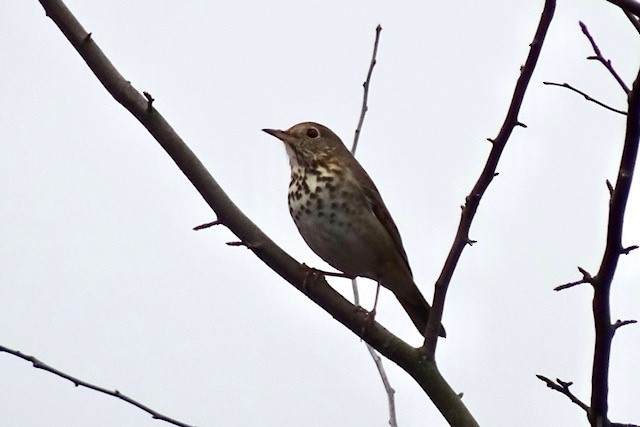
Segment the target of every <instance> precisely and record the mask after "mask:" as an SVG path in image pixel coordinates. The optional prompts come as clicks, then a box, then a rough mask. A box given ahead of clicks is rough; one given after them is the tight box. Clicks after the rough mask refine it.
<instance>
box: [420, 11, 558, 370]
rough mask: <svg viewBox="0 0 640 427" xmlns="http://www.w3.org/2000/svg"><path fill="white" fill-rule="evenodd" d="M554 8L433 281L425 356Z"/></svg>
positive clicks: (431, 352)
mask: <svg viewBox="0 0 640 427" xmlns="http://www.w3.org/2000/svg"><path fill="white" fill-rule="evenodd" d="M555 7H556V2H555V0H546V1H545V3H544V9H543V11H542V15H541V17H540V23H539V24H538V29H537V30H536V34H535V36H534V37H533V41H532V42H531V45H530V46H531V48H530V50H529V55H528V57H527V60H526V62H525V64H524V66H523V67H522V69H521V71H520V77H519V78H518V82H517V83H516V87H515V89H514V92H513V97H512V99H511V105H510V106H509V111H508V112H507V116H506V118H505V120H504V123H503V124H502V128H501V129H500V132H499V133H498V136H497V137H496V138H495V139H494V140H492V143H493V146H492V148H491V152H490V153H489V157H488V159H487V163H486V164H485V166H484V169H483V170H482V173H481V174H480V177H479V178H478V181H477V182H476V184H475V185H474V187H473V189H472V190H471V193H469V195H468V196H467V198H466V203H465V205H464V206H463V208H462V216H461V218H460V223H459V225H458V231H457V232H456V237H455V238H454V241H453V245H452V246H451V249H450V251H449V255H448V256H447V259H446V261H445V263H444V267H443V268H442V272H441V273H440V277H438V280H437V281H436V284H435V290H434V297H433V307H432V308H431V312H430V313H429V322H428V324H427V333H426V336H425V341H424V346H423V348H422V350H423V351H424V352H425V353H426V355H427V357H428V358H429V359H430V360H435V351H436V345H437V341H438V331H439V329H440V323H441V321H442V312H443V310H444V302H445V298H446V295H447V289H448V287H449V283H450V282H451V277H452V276H453V272H454V271H455V269H456V266H457V265H458V261H459V260H460V256H461V255H462V251H463V250H464V248H465V246H466V245H467V244H470V243H471V242H472V241H471V239H469V230H470V228H471V222H472V221H473V218H474V217H475V214H476V211H477V210H478V205H479V204H480V199H481V198H482V196H483V195H484V193H485V191H486V190H487V188H488V187H489V184H491V181H492V180H493V178H494V176H495V175H496V168H497V166H498V161H499V160H500V156H501V155H502V151H503V150H504V147H505V145H506V144H507V141H508V140H509V137H510V136H511V132H512V131H513V129H514V128H515V127H516V126H523V127H524V125H523V124H522V123H520V121H518V113H519V111H520V106H521V105H522V101H523V100H524V95H525V93H526V91H527V86H528V85H529V81H530V80H531V76H532V75H533V71H534V70H535V68H536V64H537V62H538V57H539V56H540V51H541V50H542V44H543V42H544V39H545V37H546V35H547V30H548V29H549V26H550V25H551V20H552V18H553V13H554V11H555Z"/></svg>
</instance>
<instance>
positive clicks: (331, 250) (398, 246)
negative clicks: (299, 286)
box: [263, 122, 445, 337]
mask: <svg viewBox="0 0 640 427" xmlns="http://www.w3.org/2000/svg"><path fill="white" fill-rule="evenodd" d="M263 131H264V132H266V133H268V134H270V135H273V136H275V137H276V138H278V139H280V140H281V141H282V142H284V145H285V148H286V150H287V154H288V156H289V163H290V164H291V182H290V183H289V197H288V199H289V212H290V213H291V216H292V217H293V220H294V222H295V223H296V226H297V227H298V230H299V231H300V234H301V235H302V238H303V239H304V240H305V242H307V244H308V245H309V247H310V248H311V249H312V250H313V251H314V252H315V253H316V254H317V255H318V256H319V257H320V258H322V259H323V260H325V261H326V262H327V263H329V264H330V265H331V266H332V267H334V268H336V269H338V270H340V271H342V272H343V273H344V274H345V275H346V276H348V277H356V276H362V277H367V278H369V279H373V280H376V281H377V282H378V286H380V285H382V286H384V287H385V288H387V289H389V290H390V291H391V292H393V293H394V294H395V296H396V298H398V301H400V304H402V307H403V308H404V310H405V311H406V312H407V314H409V317H410V318H411V321H412V322H413V323H414V325H416V327H417V328H418V330H419V331H420V333H421V334H422V335H424V334H425V331H426V328H427V320H428V316H429V310H430V309H431V307H430V306H429V304H428V303H427V301H426V300H425V299H424V297H423V296H422V294H421V293H420V290H419V289H418V287H417V286H416V284H415V283H414V282H413V275H412V273H411V268H410V267H409V261H408V260H407V254H406V253H405V251H404V247H403V246H402V239H401V238H400V233H399V232H398V228H397V227H396V224H395V223H394V222H393V219H392V218H391V214H389V211H388V210H387V207H386V206H385V204H384V202H383V201H382V197H380V193H379V192H378V189H377V188H376V186H375V184H374V183H373V181H372V180H371V178H370V177H369V175H368V174H367V172H365V170H364V169H363V168H362V166H360V163H358V161H357V160H356V159H355V157H353V155H352V154H351V152H350V151H349V150H348V149H347V147H345V145H344V144H343V143H342V141H341V140H340V138H339V137H338V136H337V135H336V134H335V133H333V132H332V131H331V129H329V128H327V127H325V126H322V125H320V124H318V123H312V122H305V123H299V124H297V125H295V126H293V127H292V128H290V129H288V130H286V131H282V130H275V129H263ZM376 297H377V295H376ZM376 299H377V298H376ZM374 311H375V306H374ZM439 335H440V336H442V337H444V336H445V331H444V328H443V327H442V326H441V327H440V332H439Z"/></svg>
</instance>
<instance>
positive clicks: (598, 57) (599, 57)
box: [580, 21, 629, 94]
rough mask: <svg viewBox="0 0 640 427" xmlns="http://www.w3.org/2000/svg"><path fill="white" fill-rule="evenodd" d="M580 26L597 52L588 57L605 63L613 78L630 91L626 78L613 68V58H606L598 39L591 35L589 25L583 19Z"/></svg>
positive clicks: (625, 90) (623, 88) (626, 90)
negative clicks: (597, 41) (597, 42)
mask: <svg viewBox="0 0 640 427" xmlns="http://www.w3.org/2000/svg"><path fill="white" fill-rule="evenodd" d="M580 28H581V29H582V33H583V34H584V35H585V36H586V37H587V39H588V40H589V43H591V47H592V48H593V51H594V52H595V56H588V57H587V59H592V60H595V61H598V62H600V63H601V64H602V65H604V66H605V68H606V69H607V70H609V73H611V75H612V76H613V78H614V79H616V81H617V82H618V84H619V85H620V87H622V90H624V92H625V93H627V94H628V93H629V87H628V86H627V84H626V83H625V82H624V80H622V78H621V77H620V75H619V74H618V72H617V71H616V70H615V69H614V68H613V65H612V64H611V60H610V59H606V58H605V57H604V56H602V52H600V48H599V47H598V45H597V44H596V41H595V40H594V39H593V37H591V34H590V33H589V29H588V28H587V26H586V25H585V24H584V22H582V21H580Z"/></svg>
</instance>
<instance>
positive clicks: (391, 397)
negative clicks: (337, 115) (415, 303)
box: [351, 25, 398, 427]
mask: <svg viewBox="0 0 640 427" xmlns="http://www.w3.org/2000/svg"><path fill="white" fill-rule="evenodd" d="M381 31H382V27H381V26H380V25H378V26H377V27H376V38H375V40H374V42H373V54H372V55H371V62H370V63H369V71H368V72H367V78H366V80H365V81H364V83H363V84H362V87H363V88H364V94H363V95H362V109H361V110H360V119H359V120H358V126H357V127H356V132H355V135H354V137H353V145H352V146H351V154H353V155H354V156H355V155H356V149H357V148H358V140H359V139H360V132H361V131H362V125H363V124H364V117H365V115H366V114H367V111H368V110H369V106H368V105H367V101H368V99H369V85H370V84H371V76H372V75H373V67H375V66H376V63H377V59H376V57H377V55H378V43H379V42H380V32H381ZM351 288H352V290H353V303H354V304H355V305H356V306H359V305H360V292H359V291H358V281H357V280H356V279H355V278H354V279H351ZM365 345H366V346H367V350H368V351H369V354H370V355H371V358H372V359H373V363H375V365H376V368H377V369H378V374H379V375H380V379H381V380H382V384H383V386H384V390H385V392H386V394H387V403H388V406H389V425H390V426H391V427H397V426H398V419H397V417H396V402H395V393H396V391H395V390H394V389H393V387H392V386H391V383H390V382H389V378H388V377H387V373H386V371H385V369H384V365H383V364H382V358H381V357H380V356H379V355H378V353H376V351H375V349H374V348H373V347H371V346H370V345H369V343H367V342H365Z"/></svg>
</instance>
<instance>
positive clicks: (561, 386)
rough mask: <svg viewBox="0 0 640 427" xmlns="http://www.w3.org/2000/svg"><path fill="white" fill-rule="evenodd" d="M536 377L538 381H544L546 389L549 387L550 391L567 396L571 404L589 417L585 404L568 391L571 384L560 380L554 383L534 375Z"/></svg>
mask: <svg viewBox="0 0 640 427" xmlns="http://www.w3.org/2000/svg"><path fill="white" fill-rule="evenodd" d="M536 377H538V379H539V380H541V381H544V382H545V383H546V384H547V387H549V388H550V389H552V390H555V391H557V392H559V393H562V394H564V395H565V396H567V397H568V398H569V399H570V400H571V401H572V402H573V403H575V404H576V405H578V406H579V407H581V408H582V409H583V410H584V411H585V412H586V413H587V415H589V406H587V404H586V403H584V402H583V401H581V400H580V399H578V398H577V397H576V395H575V394H573V393H572V392H571V390H569V387H571V386H572V385H573V383H572V382H564V381H562V380H561V379H560V378H556V381H557V383H556V382H553V381H551V380H550V379H549V378H547V377H545V376H543V375H536Z"/></svg>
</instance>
